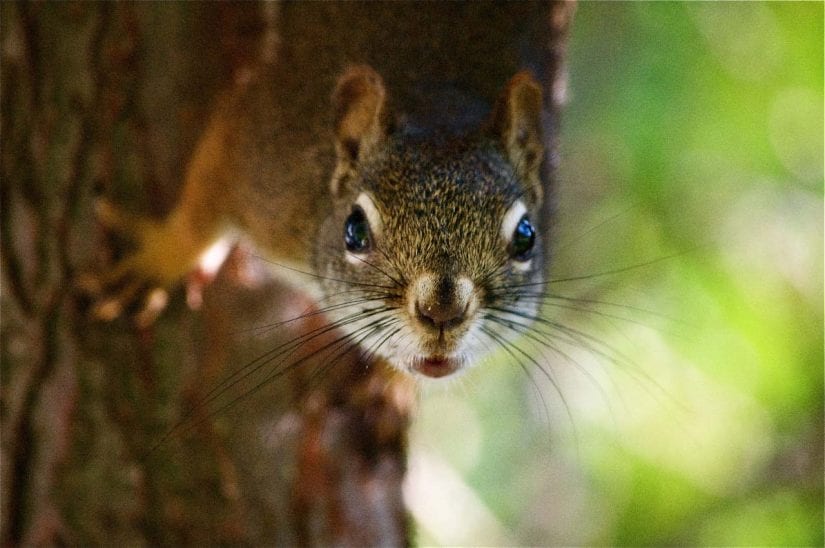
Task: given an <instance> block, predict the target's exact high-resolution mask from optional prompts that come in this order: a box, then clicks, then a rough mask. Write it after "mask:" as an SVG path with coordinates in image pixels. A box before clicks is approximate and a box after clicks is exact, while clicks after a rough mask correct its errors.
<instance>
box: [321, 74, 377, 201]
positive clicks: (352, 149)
mask: <svg viewBox="0 0 825 548" xmlns="http://www.w3.org/2000/svg"><path fill="white" fill-rule="evenodd" d="M332 102H333V107H334V109H335V150H336V152H337V153H338V167H337V169H336V172H337V174H338V176H337V177H335V178H333V189H332V190H333V192H334V193H335V192H337V191H338V188H337V186H338V185H337V182H336V181H338V180H339V179H340V178H341V176H342V175H345V174H346V173H348V172H351V171H352V170H354V169H355V168H356V167H357V166H358V164H359V163H360V162H362V161H363V160H364V159H365V158H368V157H369V155H370V154H372V153H374V151H375V150H376V148H377V147H378V146H379V145H380V144H381V143H382V142H383V141H384V140H385V139H386V137H387V132H388V126H389V124H388V121H387V120H388V116H387V112H386V110H387V109H386V102H387V101H386V90H385V89H384V82H383V80H382V79H381V76H379V75H378V73H377V72H375V71H374V70H373V69H372V68H371V67H369V66H367V65H356V66H352V67H350V68H348V69H347V70H346V71H345V72H344V74H342V75H341V77H340V78H339V79H338V84H337V85H336V87H335V93H334V94H333V96H332Z"/></svg>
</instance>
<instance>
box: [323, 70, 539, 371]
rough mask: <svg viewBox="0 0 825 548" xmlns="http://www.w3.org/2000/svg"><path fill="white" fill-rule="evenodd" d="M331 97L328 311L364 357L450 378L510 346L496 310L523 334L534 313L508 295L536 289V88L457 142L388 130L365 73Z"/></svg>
mask: <svg viewBox="0 0 825 548" xmlns="http://www.w3.org/2000/svg"><path fill="white" fill-rule="evenodd" d="M334 98H335V106H336V137H337V141H336V148H337V151H338V164H337V167H336V170H335V173H334V175H333V180H332V184H331V191H332V194H333V203H334V207H333V213H332V214H331V215H330V216H329V218H328V219H327V220H326V221H325V223H324V224H323V226H322V228H321V235H320V237H319V239H318V247H317V249H316V254H315V255H316V256H315V266H316V270H317V271H318V273H319V275H320V276H321V278H322V280H323V281H322V286H323V292H324V294H325V298H324V299H325V302H324V303H323V304H324V306H325V307H328V309H329V310H330V312H328V314H329V315H330V316H331V317H332V319H333V320H334V321H335V322H336V324H338V325H340V327H341V328H342V329H343V330H344V331H345V333H347V334H348V335H349V337H350V340H351V341H352V342H353V343H354V344H358V345H359V346H361V348H362V349H364V350H365V351H366V352H368V353H370V354H376V355H379V356H382V357H384V358H385V359H387V360H388V361H389V362H390V363H391V364H392V365H393V366H395V367H397V368H399V369H401V370H403V371H406V372H410V373H413V374H417V375H423V376H425V377H432V378H436V377H444V376H447V375H450V374H453V373H455V372H457V371H459V370H460V369H462V368H464V367H466V366H468V365H471V364H473V363H475V362H476V361H477V358H478V357H479V356H481V355H483V354H484V353H485V352H487V351H488V350H490V349H492V348H494V347H496V346H499V345H500V343H501V342H502V341H503V340H506V339H509V338H511V337H510V335H508V334H506V333H500V331H502V330H501V329H500V325H496V324H493V323H491V322H488V321H487V317H488V315H489V313H490V311H492V310H498V311H499V312H501V311H504V310H507V311H512V316H513V317H512V321H513V322H515V323H518V324H524V323H525V320H524V319H523V317H527V316H533V315H534V314H535V312H536V308H537V300H535V299H534V300H530V299H527V300H526V301H522V300H519V298H518V297H516V296H514V295H515V293H523V291H516V292H514V291H512V289H513V288H523V287H525V286H526V285H528V284H537V283H540V281H541V276H542V268H541V267H542V258H543V257H542V241H541V238H540V236H539V234H538V231H537V228H536V227H537V221H538V217H537V215H538V211H539V207H540V204H541V199H542V190H541V182H540V177H539V170H540V167H541V161H542V153H543V143H542V140H541V130H540V128H541V119H540V117H541V104H542V102H541V88H540V87H539V85H538V84H537V83H536V82H535V81H534V80H533V79H532V77H530V76H529V75H527V74H526V73H520V74H518V75H517V76H516V77H514V78H513V79H512V80H511V82H510V84H509V85H508V87H507V89H506V90H505V92H504V93H503V95H502V97H501V98H500V100H499V101H498V103H497V105H496V106H495V108H494V110H493V114H492V116H491V119H490V120H489V122H488V123H487V125H486V126H485V127H483V128H481V129H480V130H479V131H477V132H475V133H473V134H471V135H465V136H461V137H445V136H429V137H418V136H411V135H405V134H404V133H403V132H393V131H391V130H390V129H389V124H388V115H387V112H386V99H385V90H384V86H383V83H382V82H381V79H380V77H379V76H378V75H377V74H376V73H375V72H374V71H372V69H370V68H368V67H356V68H352V69H350V70H349V71H348V72H347V73H346V74H344V76H343V77H342V78H341V79H340V81H339V84H338V88H337V90H336V93H335V97H334ZM508 313H509V312H508ZM499 316H500V314H499ZM509 332H510V333H511V334H512V333H514V331H513V330H509Z"/></svg>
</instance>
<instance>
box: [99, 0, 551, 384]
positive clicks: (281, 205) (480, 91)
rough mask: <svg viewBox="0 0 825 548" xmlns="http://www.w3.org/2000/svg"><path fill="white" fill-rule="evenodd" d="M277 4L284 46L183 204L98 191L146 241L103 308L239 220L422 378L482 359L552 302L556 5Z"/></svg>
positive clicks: (113, 278) (229, 113)
mask: <svg viewBox="0 0 825 548" xmlns="http://www.w3.org/2000/svg"><path fill="white" fill-rule="evenodd" d="M279 9H280V12H279V14H278V23H279V28H280V29H281V35H280V36H279V45H278V48H277V51H276V55H275V59H274V61H272V63H271V64H270V66H268V67H266V69H265V70H261V71H260V72H258V73H256V74H255V75H254V77H252V78H251V79H249V81H247V82H245V83H243V84H241V85H237V86H236V89H234V90H232V91H231V92H230V93H229V94H228V95H227V96H226V97H224V98H223V99H222V100H221V101H220V102H219V104H218V106H217V107H216V109H215V112H214V114H213V116H212V118H211V121H210V122H209V124H208V126H207V128H206V130H205V132H204V134H203V135H202V137H201V139H200V141H199V144H198V145H197V147H196V150H195V152H194V154H193V156H192V158H191V161H190V163H189V166H188V169H187V171H186V175H185V181H184V186H183V190H182V194H181V197H180V199H179V203H178V204H177V205H176V207H175V208H174V209H173V210H172V211H171V213H170V214H169V215H168V216H167V218H166V219H164V220H162V221H159V222H156V221H149V220H144V219H142V220H135V219H130V218H129V216H128V215H126V214H125V213H123V212H121V211H120V210H119V209H118V208H117V207H115V206H113V205H111V204H109V203H108V202H106V201H102V202H101V205H100V208H99V216H100V217H101V219H102V220H103V222H104V223H105V224H108V225H110V226H111V227H114V228H116V229H120V230H124V231H125V232H127V233H128V235H129V236H130V237H132V238H133V239H134V241H135V242H136V245H137V249H136V250H135V251H134V253H133V254H131V255H128V256H126V257H125V258H124V259H122V260H121V261H120V262H119V263H117V264H116V265H115V266H114V267H113V268H112V270H111V271H110V272H108V273H106V274H105V275H104V276H103V278H102V283H103V285H104V286H105V287H107V288H109V292H110V293H111V292H112V288H117V289H119V291H120V294H118V295H116V296H114V297H111V298H109V299H108V300H105V301H104V302H102V303H101V304H100V305H99V306H98V307H97V312H98V315H100V316H109V317H111V316H114V315H116V314H118V313H119V311H120V310H121V309H122V308H123V303H125V302H127V301H129V300H130V299H134V298H136V295H135V293H136V292H137V289H138V288H140V287H144V286H145V284H147V283H150V284H153V285H156V286H160V287H168V286H171V285H173V284H174V283H175V282H177V281H179V280H180V279H181V278H182V277H183V276H184V275H185V274H186V273H187V272H188V271H189V270H190V269H192V267H193V266H194V264H195V263H196V262H197V260H198V258H199V257H200V256H201V255H202V253H203V252H204V250H206V249H207V248H209V247H210V245H211V244H212V243H213V242H214V241H215V240H216V239H217V238H218V237H219V236H221V234H223V233H224V232H225V231H226V230H227V228H228V227H236V228H239V229H240V230H242V231H243V232H245V233H246V234H248V235H249V236H250V237H251V238H252V240H253V241H254V242H256V244H257V245H258V246H259V247H260V249H261V250H262V252H263V253H264V254H265V255H266V256H267V258H269V259H271V260H272V262H273V263H275V264H276V265H281V267H279V266H274V267H273V268H274V270H275V271H276V273H278V274H283V275H286V277H288V278H291V279H292V280H293V281H298V284H299V285H300V287H301V288H302V289H303V290H305V291H306V292H307V293H308V294H310V295H312V297H313V298H314V299H315V300H316V301H317V302H318V303H319V304H318V306H319V309H320V310H322V311H324V313H325V314H326V316H327V317H328V318H329V319H330V321H331V322H332V325H335V326H337V327H338V328H340V329H341V330H342V331H343V332H344V333H345V334H346V335H348V336H349V337H350V338H351V339H352V340H353V341H354V342H356V343H357V344H359V345H360V346H361V347H362V348H364V349H369V350H370V351H371V352H374V353H375V354H376V355H378V356H380V357H383V358H384V359H385V360H386V361H387V362H389V364H391V365H392V366H394V367H395V368H397V369H399V370H401V371H404V372H407V373H410V374H412V375H414V376H417V377H421V378H441V377H446V376H449V375H453V374H455V373H457V372H459V371H463V370H465V369H467V368H468V367H469V366H471V365H472V364H474V363H476V362H477V361H478V358H479V357H480V356H482V355H483V354H485V353H486V352H487V350H488V349H489V348H490V347H491V343H492V345H493V346H500V345H501V343H502V342H503V341H505V340H508V339H512V338H513V336H514V333H515V332H517V329H516V328H517V327H518V326H519V325H523V324H525V323H529V321H530V319H531V318H532V317H534V316H535V314H536V313H537V308H538V303H539V301H540V300H539V299H536V298H535V295H536V294H537V293H540V292H541V288H542V283H543V281H544V263H545V256H546V255H547V251H546V250H545V245H546V242H545V239H546V238H545V237H544V235H543V232H544V230H543V229H544V227H546V226H547V224H548V222H549V220H548V219H546V218H544V214H543V212H544V211H547V210H548V208H546V207H543V206H544V205H545V201H546V200H547V199H548V190H547V186H548V183H547V181H546V179H547V176H546V175H545V171H544V170H543V166H544V165H545V162H547V160H548V158H547V152H546V150H547V148H548V147H547V143H545V140H544V132H545V130H544V127H545V125H546V124H548V123H549V122H548V120H547V118H548V114H547V113H546V112H545V106H544V102H545V96H544V94H543V89H542V85H541V84H540V83H539V81H538V80H537V79H536V77H535V76H533V74H538V75H539V77H540V78H541V77H542V71H543V70H544V69H545V67H544V66H543V65H542V57H541V56H542V55H544V54H545V52H543V50H542V48H543V47H546V44H547V43H549V40H548V33H549V32H550V31H549V15H548V13H547V12H548V11H549V10H548V5H546V4H538V3H507V4H493V3H475V2H470V3H438V2H429V3H421V4H407V3H401V4H397V3H380V2H366V3H346V2H345V3H337V2H333V3H326V2H319V3H300V2H296V3H291V2H287V3H284V4H282V5H281V6H280V8H279ZM330 98H331V100H330ZM530 295H532V296H533V297H534V298H532V299H531V298H529V296H530ZM507 326H509V328H505V327H507ZM514 326H515V327H516V328H514Z"/></svg>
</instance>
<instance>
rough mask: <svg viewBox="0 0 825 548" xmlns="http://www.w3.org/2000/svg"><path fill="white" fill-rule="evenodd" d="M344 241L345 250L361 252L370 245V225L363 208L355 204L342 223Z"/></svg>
mask: <svg viewBox="0 0 825 548" xmlns="http://www.w3.org/2000/svg"><path fill="white" fill-rule="evenodd" d="M344 243H345V244H346V246H347V250H348V251H351V252H353V253H363V252H364V251H367V250H368V249H369V247H370V225H369V222H368V221H367V217H366V215H364V210H362V209H361V208H360V207H358V206H355V207H353V208H352V213H350V214H349V217H347V220H346V222H345V223H344Z"/></svg>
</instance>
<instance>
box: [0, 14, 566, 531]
mask: <svg viewBox="0 0 825 548" xmlns="http://www.w3.org/2000/svg"><path fill="white" fill-rule="evenodd" d="M0 9H2V13H0V15H2V21H1V24H2V79H3V93H2V133H3V141H2V151H1V152H2V185H0V189H1V194H0V200H2V219H0V222H2V225H0V237H1V238H2V276H3V277H2V330H1V331H0V336H2V370H1V371H0V372H2V402H0V403H1V406H0V413H2V415H1V418H2V432H3V436H2V442H1V443H0V448H1V449H2V468H1V469H0V474H2V487H1V488H0V497H2V498H0V503H2V539H3V543H4V544H5V545H9V546H12V545H20V544H36V543H37V544H40V543H48V544H58V543H61V544H63V543H64V544H81V545H88V544H109V545H111V544H127V545H135V544H147V543H148V544H205V543H209V544H215V543H251V544H264V543H266V544H273V543H274V544H348V545H377V544H382V545H384V544H391V545H394V544H405V543H409V541H410V531H409V527H408V524H407V517H406V514H405V511H404V507H403V502H402V496H401V483H402V480H403V477H404V470H405V450H406V444H407V437H406V436H407V434H406V432H407V425H408V422H409V415H410V412H411V408H412V407H413V404H414V399H415V396H414V390H413V387H411V386H410V383H409V381H408V380H407V379H404V378H402V377H400V376H397V375H393V374H392V373H390V372H389V371H388V368H386V367H385V366H383V365H380V364H373V363H366V362H364V361H363V358H359V357H358V356H357V355H356V354H355V353H343V352H337V349H338V347H336V346H332V347H331V348H333V349H335V350H336V353H334V354H330V356H327V358H326V361H325V362H324V361H321V362H314V363H313V362H308V363H307V364H306V367H301V368H297V369H296V370H295V372H293V373H291V374H289V375H284V376H282V377H278V378H273V379H269V378H268V377H267V375H271V374H272V373H273V369H272V368H267V367H262V368H260V369H257V370H255V369H254V365H256V363H257V362H254V360H255V359H256V358H259V357H261V356H262V355H264V354H265V352H267V351H271V350H272V349H274V348H277V347H278V345H279V344H282V343H283V342H285V341H288V340H290V339H291V338H294V337H297V336H300V334H301V333H307V332H308V330H311V329H313V328H317V327H318V325H319V324H318V321H319V320H312V317H309V318H307V319H306V320H304V321H302V322H295V323H294V324H290V325H289V326H288V327H289V328H288V329H287V328H279V329H278V330H273V329H265V328H263V329H262V328H261V326H265V325H271V324H273V323H275V322H277V321H281V320H283V319H285V318H289V317H291V316H295V315H297V314H300V313H301V312H302V311H303V310H305V309H306V307H307V306H309V303H305V302H303V301H302V300H301V298H300V297H299V296H296V295H294V294H292V293H290V291H289V290H288V289H286V288H285V287H283V286H281V285H279V284H278V283H277V282H275V281H273V280H271V279H269V278H267V277H266V276H265V275H262V274H261V273H260V272H259V270H258V267H256V265H255V260H254V259H253V258H250V254H249V253H247V252H245V251H244V249H245V247H244V246H243V245H242V246H241V247H239V248H237V249H236V250H235V251H234V252H233V253H232V254H231V255H230V259H229V261H228V262H227V264H226V265H225V266H224V268H223V269H222V270H221V273H220V274H219V275H218V277H217V279H216V280H215V282H214V283H212V284H211V285H209V286H208V287H207V288H206V289H205V292H204V295H203V304H202V306H201V307H200V309H199V310H196V311H193V310H190V309H189V308H188V307H187V306H186V304H185V296H184V292H183V291H182V290H178V291H177V292H176V293H174V294H173V295H172V299H171V301H170V305H169V307H168V309H167V310H166V311H165V312H164V314H163V315H162V316H161V317H160V319H159V320H158V321H157V322H155V323H154V324H153V325H151V326H150V327H139V326H138V325H137V324H136V323H135V322H133V321H131V320H130V319H129V318H128V317H126V318H124V319H120V320H117V321H114V322H111V323H101V322H96V321H94V320H92V319H91V318H90V315H89V304H90V303H89V302H88V298H87V297H86V296H85V295H84V293H83V292H82V291H80V290H79V288H78V283H77V280H78V279H79V278H80V277H81V275H82V274H83V273H84V272H86V271H91V270H95V269H103V268H105V267H106V265H108V264H111V263H112V261H114V260H115V259H116V258H117V257H118V254H119V253H121V250H123V249H124V245H125V244H126V242H120V241H116V240H115V239H114V238H113V237H112V236H110V235H108V234H106V233H105V231H104V230H103V229H102V227H101V226H100V225H99V224H98V223H97V222H96V221H95V215H94V213H93V208H94V200H95V197H97V196H99V195H106V196H110V197H112V198H113V200H114V201H117V202H118V203H120V204H126V205H127V206H128V207H129V208H130V209H132V210H133V211H134V212H136V213H140V214H149V215H154V216H161V215H163V214H165V213H166V212H168V211H169V209H170V208H171V205H172V204H173V203H174V201H175V198H176V196H177V193H178V191H179V187H180V182H181V181H182V178H183V173H184V169H185V166H186V161H187V158H188V157H189V155H190V153H191V151H192V149H193V147H194V145H195V143H196V140H197V138H198V136H199V134H200V132H201V130H202V128H203V126H204V124H205V122H206V119H207V116H208V113H209V109H210V105H211V104H212V102H213V100H214V98H215V97H216V96H217V94H218V93H219V92H220V91H221V90H222V89H224V88H226V87H228V86H227V83H228V82H231V81H232V80H233V79H234V78H242V77H243V75H244V71H245V70H246V69H247V68H248V67H250V66H252V65H253V64H254V63H257V62H260V61H261V57H262V56H265V55H267V51H268V48H271V46H272V43H273V42H274V41H277V17H276V14H277V12H276V10H274V9H273V6H271V5H270V6H260V5H258V4H254V3H245V2H244V3H227V4H211V3H210V4H190V3H111V4H110V3H100V4H98V3H60V4H57V3H36V4H35V3H3V4H2V6H0ZM571 13H572V6H571V5H570V4H566V3H558V4H554V6H553V9H552V10H551V16H550V21H548V25H550V26H551V28H552V29H553V32H552V33H551V36H552V39H551V43H549V44H547V63H548V66H547V74H548V77H547V78H546V79H545V84H546V85H547V86H548V89H550V90H556V91H557V90H558V89H560V88H559V85H560V82H561V81H562V80H563V67H562V62H563V52H564V48H563V45H564V43H565V40H566V29H567V26H568V24H569V20H570V14H571ZM556 91H554V92H553V93H548V94H547V95H548V101H549V103H548V109H549V112H550V114H551V116H550V122H551V123H550V124H549V125H548V132H549V133H548V143H549V145H548V146H550V147H551V158H552V159H553V161H552V162H548V165H549V169H552V167H553V166H554V163H555V160H554V159H555V154H554V150H555V135H556V132H557V123H556V122H557V120H558V108H559V101H560V99H561V95H560V94H559V93H557V92H556ZM546 176H547V177H548V178H551V177H552V171H548V172H547V174H546ZM276 331H277V332H276ZM332 340H333V339H327V340H321V341H318V342H316V343H315V344H316V345H317V347H316V349H319V348H321V347H323V345H325V344H327V345H329V344H332ZM322 355H323V353H322ZM331 356H334V358H333V357H331ZM331 362H334V363H331ZM260 363H261V364H266V363H267V362H265V361H261V362H260ZM248 364H252V366H253V367H251V368H248V369H247V370H253V371H254V373H253V374H251V375H250V376H248V377H245V378H241V379H240V382H238V383H237V384H234V385H231V386H228V387H227V389H226V391H225V392H223V393H218V394H217V396H218V397H217V398H216V399H213V400H210V402H209V404H208V405H202V403H203V401H204V398H206V397H207V396H208V394H209V392H208V391H209V389H210V388H211V387H213V386H216V384H217V383H218V382H220V381H221V379H226V378H227V376H228V375H231V374H232V372H233V371H236V370H238V368H240V367H242V366H244V365H248ZM239 377H240V376H236V377H235V378H236V379H238V378H239ZM265 381H269V382H265ZM259 384H260V385H262V386H261V387H260V388H259V389H255V390H252V389H253V388H255V387H256V386H257V385H259ZM247 392H248V393H247ZM212 395H213V396H214V395H215V394H214V393H213V394H212ZM235 400H237V401H235ZM182 421H183V422H182ZM181 424H182V426H181V427H179V428H177V429H176V430H175V431H174V432H173V433H172V435H168V436H167V435H166V434H167V433H169V431H170V429H172V428H173V427H175V426H176V425H181ZM159 441H162V443H160V444H158V442H159Z"/></svg>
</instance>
